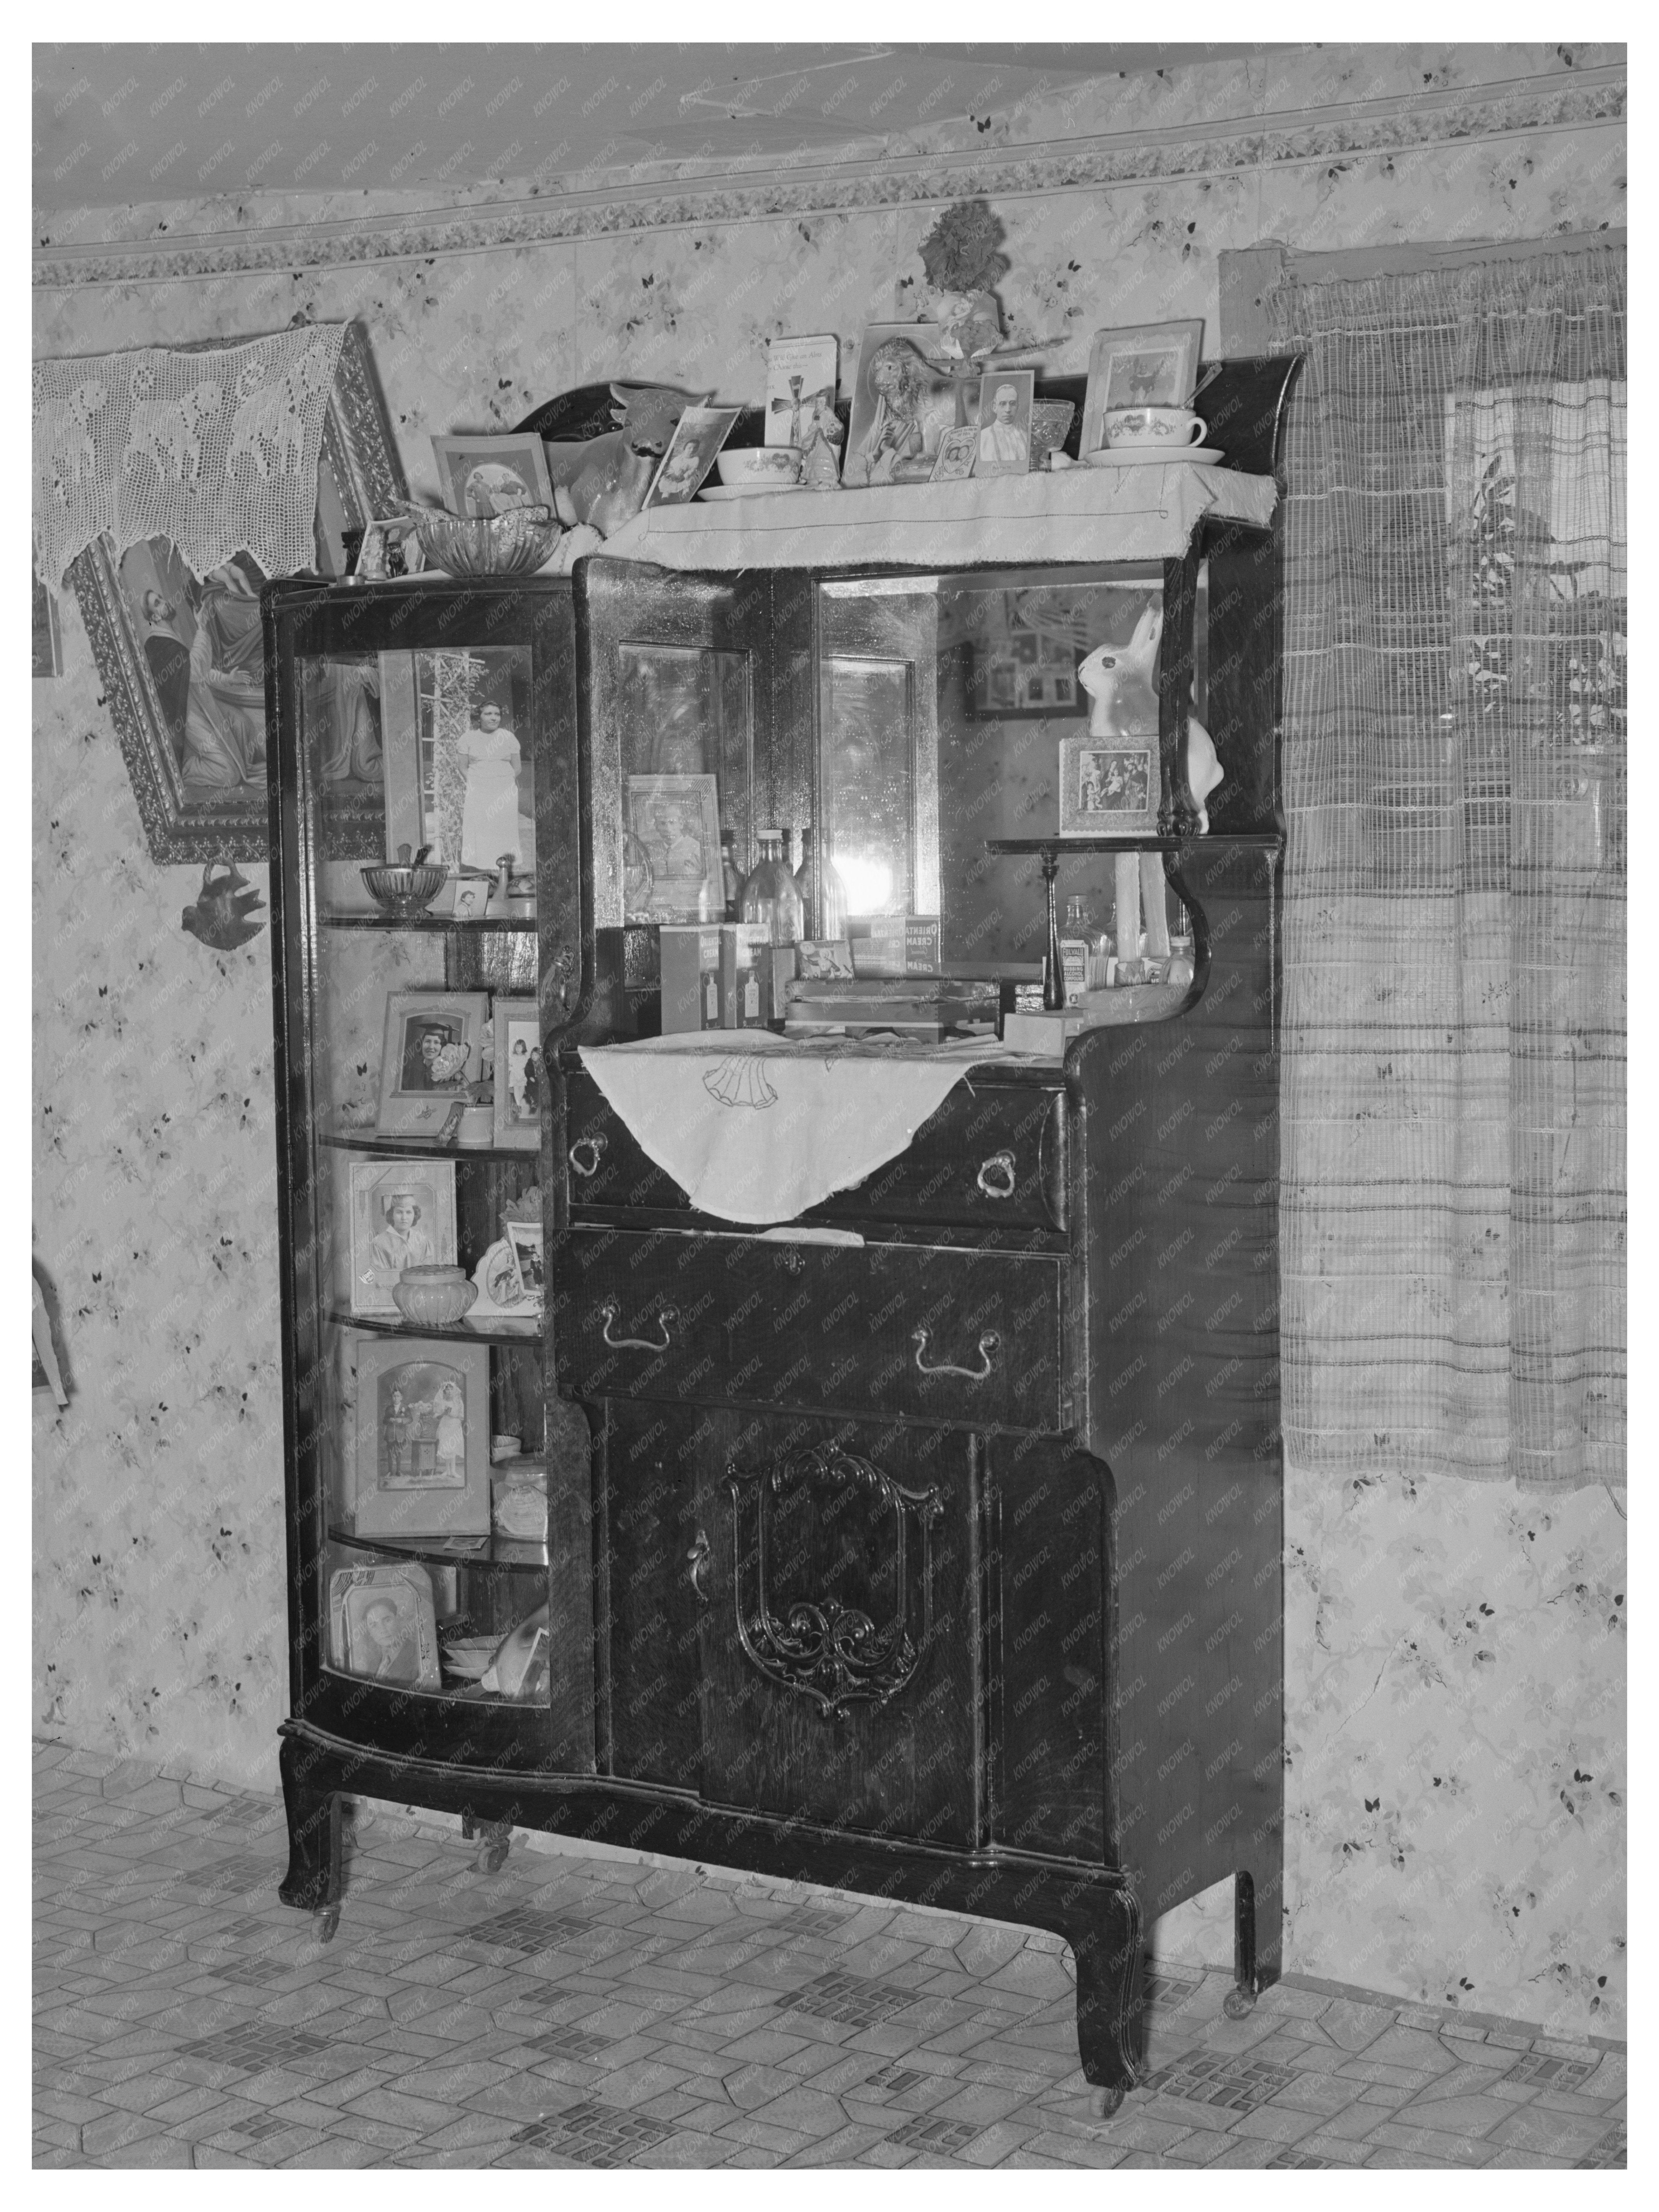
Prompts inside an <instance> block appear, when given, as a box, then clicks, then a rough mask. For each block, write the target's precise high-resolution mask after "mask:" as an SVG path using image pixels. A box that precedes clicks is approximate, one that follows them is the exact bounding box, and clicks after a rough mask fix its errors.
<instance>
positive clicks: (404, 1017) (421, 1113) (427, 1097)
mask: <svg viewBox="0 0 1659 2212" xmlns="http://www.w3.org/2000/svg"><path fill="white" fill-rule="evenodd" d="M488 1020H489V998H488V996H487V995H486V994H484V993H483V991H388V992H387V994H386V1037H385V1042H384V1044H383V1046H382V1048H381V1054H380V1109H379V1111H378V1112H377V1114H376V1115H375V1121H374V1126H375V1127H376V1128H377V1129H378V1130H380V1133H382V1135H398V1134H401V1135H406V1136H414V1135H421V1136H427V1137H435V1136H436V1135H437V1133H438V1132H439V1130H440V1129H441V1128H442V1127H443V1125H444V1123H445V1121H447V1119H448V1117H449V1109H450V1108H451V1107H452V1106H453V1105H454V1103H455V1102H456V1099H457V1098H458V1097H459V1096H460V1095H461V1094H462V1093H463V1092H464V1091H465V1089H466V1086H467V1085H469V1084H471V1083H476V1082H477V1080H478V1079H479V1075H480V1073H481V1071H482V1067H483V1025H484V1024H485V1023H486V1022H487V1021H488Z"/></svg>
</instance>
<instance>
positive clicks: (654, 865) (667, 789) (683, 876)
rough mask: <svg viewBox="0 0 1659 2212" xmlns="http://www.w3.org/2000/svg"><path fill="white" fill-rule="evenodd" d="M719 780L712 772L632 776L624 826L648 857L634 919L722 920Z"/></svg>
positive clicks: (722, 892) (723, 882)
mask: <svg viewBox="0 0 1659 2212" xmlns="http://www.w3.org/2000/svg"><path fill="white" fill-rule="evenodd" d="M718 790H719V784H718V781H717V779H716V778H715V777H714V776H712V775H630V776H629V779H628V818H627V822H626V824H625V827H626V828H627V829H628V830H629V833H630V834H631V835H632V836H635V837H636V838H637V839H638V840H639V842H640V844H641V847H642V848H644V852H645V856H646V858H647V860H648V861H649V862H650V868H651V888H650V890H649V892H648V894H647V896H646V898H645V901H644V902H643V905H642V906H641V908H639V910H638V911H637V913H636V915H635V916H634V918H635V919H638V920H641V921H720V918H721V916H722V915H724V914H725V912H726V891H725V879H724V877H723V875H722V873H721V869H720V805H719V799H718V796H717V793H718Z"/></svg>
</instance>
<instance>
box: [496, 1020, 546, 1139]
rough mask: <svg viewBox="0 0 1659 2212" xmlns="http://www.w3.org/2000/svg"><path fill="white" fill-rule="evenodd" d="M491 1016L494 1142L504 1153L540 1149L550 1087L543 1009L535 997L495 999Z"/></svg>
mask: <svg viewBox="0 0 1659 2212" xmlns="http://www.w3.org/2000/svg"><path fill="white" fill-rule="evenodd" d="M492 1018H493V1021H494V1024H495V1143H496V1146H497V1147H498V1149H500V1150H502V1151H506V1152H538V1151H539V1150H540V1148H541V1141H542V1104H543V1101H544V1097H545V1095H546V1091H547V1075H546V1071H545V1068H544V1065H543V1061H542V1022H541V1014H540V1012H539V1010H538V1006H537V1004H536V1001H535V1000H533V999H497V1000H496V1001H495V1012H494V1015H493V1017H492Z"/></svg>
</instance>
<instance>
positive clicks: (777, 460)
mask: <svg viewBox="0 0 1659 2212" xmlns="http://www.w3.org/2000/svg"><path fill="white" fill-rule="evenodd" d="M800 462H801V453H800V447H799V446H739V447H738V449H737V451H736V452H735V453H721V454H719V455H718V456H717V457H716V459H715V462H714V466H715V467H716V468H717V469H718V470H719V471H720V482H721V483H723V484H746V485H748V486H749V487H750V489H753V488H754V487H755V486H756V485H757V484H781V483H799V482H800Z"/></svg>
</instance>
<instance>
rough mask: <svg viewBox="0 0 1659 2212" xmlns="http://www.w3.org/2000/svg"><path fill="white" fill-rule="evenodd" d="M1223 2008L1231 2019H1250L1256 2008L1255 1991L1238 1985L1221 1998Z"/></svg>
mask: <svg viewBox="0 0 1659 2212" xmlns="http://www.w3.org/2000/svg"><path fill="white" fill-rule="evenodd" d="M1221 2009H1222V2011H1223V2012H1225V2014H1226V2015H1227V2017H1228V2019H1229V2020H1248V2019H1249V2016H1250V2015H1251V2014H1252V2013H1253V2012H1254V2011H1255V1990H1241V1989H1238V1988H1237V1987H1235V1988H1233V1989H1231V1990H1228V1992H1227V1994H1226V1996H1225V1997H1223V1998H1222V2000H1221Z"/></svg>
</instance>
